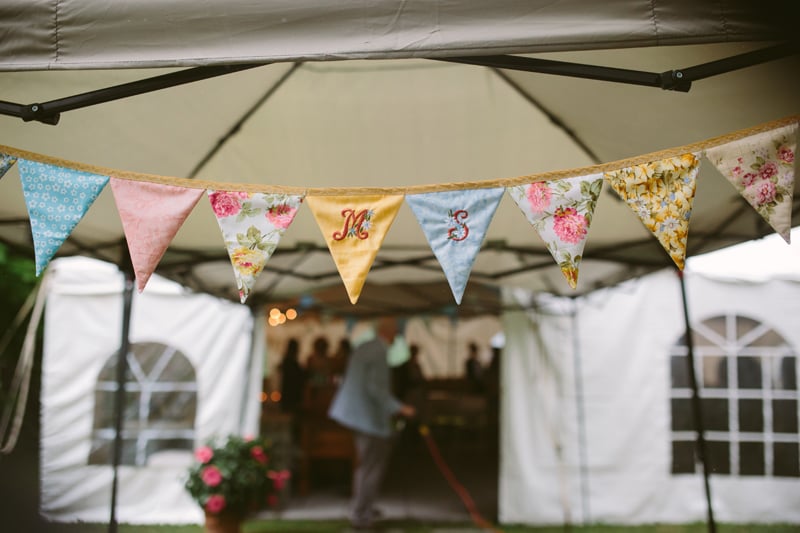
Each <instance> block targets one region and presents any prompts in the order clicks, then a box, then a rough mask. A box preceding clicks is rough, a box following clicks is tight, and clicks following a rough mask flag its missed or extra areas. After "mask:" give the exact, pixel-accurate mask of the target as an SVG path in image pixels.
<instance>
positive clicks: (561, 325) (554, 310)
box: [498, 271, 800, 524]
mask: <svg viewBox="0 0 800 533" xmlns="http://www.w3.org/2000/svg"><path fill="white" fill-rule="evenodd" d="M686 285H687V292H688V295H689V297H688V304H689V315H690V318H691V322H692V328H694V329H695V333H696V334H695V342H697V343H698V344H702V346H698V347H697V348H696V352H695V353H696V355H695V357H696V358H697V359H696V367H697V374H698V380H699V381H700V386H701V387H704V390H703V392H702V394H703V397H704V398H717V399H719V398H722V399H723V400H712V402H713V401H718V402H719V401H724V405H725V408H724V409H722V410H721V411H716V412H714V411H713V410H711V409H709V407H708V406H709V405H711V404H710V403H709V404H705V403H704V405H705V406H706V407H704V409H707V411H706V412H705V421H706V424H707V425H708V426H710V427H708V428H707V430H706V440H707V442H709V443H710V444H709V448H708V449H709V450H710V452H709V453H710V455H711V457H710V462H711V465H712V469H711V475H710V485H711V494H712V502H713V507H714V513H715V516H716V520H718V521H719V522H726V523H759V522H760V523H798V522H799V521H800V508H798V506H797V502H798V501H800V479H799V478H798V477H796V474H787V473H786V472H782V473H781V472H777V470H779V469H778V467H774V469H775V470H776V472H774V473H773V472H772V470H771V468H770V462H771V461H774V462H775V463H777V462H778V455H779V453H778V452H777V451H775V452H773V449H775V450H777V448H778V447H780V446H785V447H787V448H791V450H792V452H791V453H793V457H792V458H791V459H790V460H789V461H790V463H792V464H794V465H797V461H798V450H800V448H798V444H797V443H798V435H797V431H796V430H791V429H787V428H783V429H778V427H777V426H778V424H777V423H775V425H774V426H773V425H771V424H770V423H769V422H767V423H765V424H763V427H754V426H753V425H752V424H751V425H748V424H746V422H745V421H746V415H748V416H749V413H744V412H743V411H744V408H745V407H747V406H746V404H747V402H748V401H749V400H744V401H742V400H739V398H751V399H752V398H759V400H757V405H758V406H759V409H758V411H757V413H759V414H760V412H761V408H762V407H764V408H765V409H766V411H767V413H766V414H764V415H762V416H763V417H764V420H772V411H771V410H770V409H771V408H772V407H771V405H770V401H769V400H765V401H763V402H762V401H761V400H760V398H761V397H764V398H778V397H780V398H788V399H787V400H780V401H786V402H787V403H789V404H791V405H793V410H792V411H791V413H792V415H794V416H796V413H797V397H798V395H797V388H796V383H797V381H796V380H797V366H796V360H797V355H798V347H800V329H798V328H797V327H796V326H797V316H798V313H800V306H799V305H798V302H800V284H798V283H797V282H795V281H785V280H778V279H772V280H768V281H763V282H746V281H737V282H731V281H726V280H720V279H714V278H712V277H708V276H703V275H699V274H693V273H690V274H687V275H686ZM506 296H507V297H508V298H511V299H515V298H520V297H524V298H529V297H530V295H520V294H518V293H517V294H514V293H512V291H507V294H506ZM534 304H535V306H536V309H535V310H530V311H527V312H524V311H514V312H509V313H506V314H505V315H504V316H503V329H504V331H505V333H506V345H505V348H504V350H503V360H502V362H503V364H502V365H501V369H502V382H503V385H504V388H503V389H502V391H501V395H502V396H501V413H502V414H501V416H502V418H501V453H500V458H501V465H500V486H499V497H498V502H499V519H500V522H501V523H510V524H514V523H526V524H560V523H565V522H571V523H606V524H637V523H638V524H654V523H671V522H672V523H686V522H693V521H695V522H701V521H703V520H704V519H705V517H706V503H705V495H704V491H703V477H702V473H701V472H702V470H701V468H700V467H699V466H695V468H694V473H685V471H682V470H681V469H680V468H679V469H678V471H677V472H675V471H674V470H673V462H672V459H673V451H672V443H673V442H674V441H677V440H680V439H686V440H687V441H689V442H691V441H692V440H693V439H694V438H695V434H694V432H693V431H689V432H685V433H684V434H683V435H681V434H680V432H679V431H678V430H679V429H681V428H680V427H676V426H680V422H677V423H676V420H680V419H681V415H680V413H676V412H674V411H673V409H674V408H675V407H674V406H675V403H676V402H675V400H674V399H675V398H680V397H682V398H687V397H688V394H687V393H686V391H685V390H684V391H683V392H678V390H679V389H678V387H681V386H685V385H681V384H680V382H681V378H680V375H676V374H674V373H673V372H675V370H676V369H678V370H680V369H684V372H685V364H686V363H685V357H682V358H680V359H679V360H678V362H677V364H676V361H675V360H674V359H675V357H673V356H674V355H676V354H680V353H682V352H681V351H676V350H675V346H676V345H682V344H683V337H684V335H685V324H684V319H683V316H682V305H683V302H682V300H681V289H680V284H679V281H678V279H677V276H675V275H674V273H672V272H669V271H662V272H657V273H654V274H651V275H648V276H644V277H642V278H640V279H636V280H630V281H628V282H626V283H624V284H621V285H620V286H618V287H613V288H606V289H603V290H600V291H596V292H595V293H593V294H590V295H588V296H586V297H581V298H577V299H574V300H568V299H565V298H559V297H549V298H544V297H539V298H536V299H535V301H534ZM720 317H724V320H725V321H724V322H722V323H723V324H725V325H726V327H727V331H726V330H725V329H724V328H722V330H721V331H720V330H719V329H718V330H716V331H717V332H718V333H719V335H718V336H715V335H713V334H711V333H709V330H710V329H711V328H710V327H708V326H706V327H705V329H699V328H698V326H699V325H701V324H702V323H703V322H704V321H707V320H709V319H717V323H718V324H719V323H720ZM734 317H744V318H734ZM735 320H739V321H740V322H741V323H740V324H739V326H738V327H739V329H738V330H737V326H736V322H735ZM748 321H750V322H751V323H752V324H757V325H758V327H755V326H752V325H748V324H747V322H748ZM759 328H762V329H759ZM767 331H769V333H767ZM756 332H757V333H756ZM759 335H760V336H759ZM709 339H715V340H716V339H721V340H717V342H719V344H718V345H716V346H717V348H716V349H717V351H714V348H712V347H711V346H710V345H711V344H712V343H711V342H710V341H709ZM683 353H684V354H685V350H684V352H683ZM716 354H722V356H723V358H725V359H726V360H727V361H728V362H731V363H730V364H728V368H731V367H735V366H736V364H732V362H734V361H736V359H737V357H739V358H741V357H742V356H743V355H744V356H745V357H746V356H748V355H749V356H751V357H753V359H754V360H755V361H757V363H756V366H757V368H756V372H754V373H752V374H750V375H749V376H748V378H746V379H741V377H740V378H739V379H740V380H741V381H739V382H738V383H739V385H738V386H737V380H736V379H733V380H731V379H728V380H727V381H726V384H725V385H723V386H722V387H723V388H719V387H720V385H719V384H715V383H714V380H713V376H714V375H715V374H713V373H712V371H716V370H717V368H718V367H716V366H715V363H717V362H718V359H715V356H716ZM782 358H786V360H789V361H790V362H791V365H789V366H788V368H789V369H790V371H789V372H790V373H789V374H787V375H786V377H788V382H789V383H792V384H793V385H788V386H781V385H779V383H780V381H779V379H780V372H779V371H777V370H775V369H779V368H780V367H779V365H778V363H779V362H780V361H781V359H782ZM739 364H740V365H741V363H739ZM720 368H722V367H720ZM741 368H744V367H741ZM709 375H710V376H711V377H709ZM740 376H741V374H740ZM761 376H764V379H763V385H762V387H763V390H762V389H761V387H755V388H750V389H748V390H743V389H744V388H746V387H748V386H749V385H744V386H743V385H741V383H742V382H746V381H747V379H750V380H752V379H753V378H754V377H755V378H756V379H760V377H761ZM737 389H738V390H737ZM756 389H759V390H756ZM680 394H683V396H680ZM748 394H749V396H748ZM679 401H680V400H679ZM684 401H686V400H684ZM706 401H707V400H706ZM773 405H774V404H773ZM792 415H790V416H792ZM739 416H741V418H738V417H739ZM774 416H775V420H777V417H778V415H777V411H776V414H775V415H774ZM720 420H722V423H721V422H720ZM740 420H741V421H743V422H740ZM794 427H795V428H796V427H797V422H796V421H795V422H794ZM773 428H774V430H773ZM753 442H755V443H756V445H755V446H762V448H761V450H762V451H761V453H760V454H759V452H758V451H755V452H754V451H753V449H752V448H747V446H753V444H751V443H753ZM742 443H744V444H742ZM759 443H766V444H759ZM774 443H782V444H774ZM773 447H774V448H773ZM728 449H729V450H730V452H728ZM740 461H741V465H740V464H739V462H740ZM747 461H755V462H759V461H761V464H762V465H766V466H762V468H763V471H762V472H760V473H755V472H753V471H749V472H748V471H746V469H745V467H744V465H745V464H746V462H747ZM790 469H791V468H790ZM790 469H789V470H790ZM794 469H795V472H796V466H794Z"/></svg>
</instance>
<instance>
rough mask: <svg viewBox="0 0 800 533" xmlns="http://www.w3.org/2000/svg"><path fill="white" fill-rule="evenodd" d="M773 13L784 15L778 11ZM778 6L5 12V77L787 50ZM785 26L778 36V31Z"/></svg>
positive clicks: (49, 3) (287, 4)
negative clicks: (724, 46) (653, 50)
mask: <svg viewBox="0 0 800 533" xmlns="http://www.w3.org/2000/svg"><path fill="white" fill-rule="evenodd" d="M769 4H776V5H775V6H772V9H770V5H769ZM780 6H781V2H766V3H761V4H759V6H758V8H759V9H758V11H756V15H755V16H754V13H753V9H752V6H749V5H747V3H746V2H741V1H731V0H728V1H725V2H713V3H712V2H695V1H692V0H658V1H651V0H614V1H604V2H596V1H594V0H561V1H559V2H552V1H549V0H535V1H530V0H495V1H493V2H482V3H475V2H463V1H462V2H450V1H440V0H437V1H428V0H412V1H408V0H403V1H398V0H378V1H372V2H366V3H365V2H357V1H352V0H348V1H341V2H330V1H323V0H312V1H304V2H295V1H292V0H280V1H270V2H251V1H248V0H226V1H224V2H214V1H206V2H202V3H199V4H198V3H197V2H187V1H186V0H168V1H157V2H126V1H123V0H91V1H85V0H84V1H82V0H67V1H64V0H38V1H33V2H32V1H27V0H3V2H0V35H3V38H2V39H0V58H2V59H0V70H45V69H46V70H52V69H90V68H131V67H136V68H140V67H161V66H176V65H183V66H185V65H211V64H235V63H243V62H250V63H264V62H273V61H300V60H314V61H320V60H325V61H327V60H331V59H365V58H370V59H382V58H411V57H437V56H457V55H473V54H478V55H486V54H505V53H531V52H549V51H558V50H586V49H599V48H620V47H631V46H655V45H664V44H673V45H674V44H696V43H706V42H724V41H748V40H771V39H781V38H782V37H783V36H784V35H788V33H786V34H784V33H783V32H784V31H786V30H788V28H784V25H783V24H780V22H781V21H785V23H784V24H785V25H786V26H788V21H786V19H785V18H782V16H781V14H780V13H779V12H778V11H779V10H778V9H776V8H779V7H780ZM775 22H778V23H779V24H777V25H776V24H775Z"/></svg>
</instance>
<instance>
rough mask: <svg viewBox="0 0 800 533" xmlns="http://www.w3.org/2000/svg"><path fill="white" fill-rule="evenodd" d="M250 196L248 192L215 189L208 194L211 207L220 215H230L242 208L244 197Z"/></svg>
mask: <svg viewBox="0 0 800 533" xmlns="http://www.w3.org/2000/svg"><path fill="white" fill-rule="evenodd" d="M246 198H248V195H247V193H246V192H236V191H234V192H225V191H214V192H212V193H210V194H209V195H208V199H209V200H210V201H211V208H212V209H213V210H214V214H215V215H217V216H218V217H229V216H233V215H236V214H238V213H239V211H241V210H242V203H241V200H242V199H246Z"/></svg>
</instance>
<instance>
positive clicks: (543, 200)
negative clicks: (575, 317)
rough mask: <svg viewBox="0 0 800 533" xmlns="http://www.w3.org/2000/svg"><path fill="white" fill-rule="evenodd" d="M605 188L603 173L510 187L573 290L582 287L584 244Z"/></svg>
mask: <svg viewBox="0 0 800 533" xmlns="http://www.w3.org/2000/svg"><path fill="white" fill-rule="evenodd" d="M602 188H603V175H602V174H592V175H589V176H578V177H575V178H567V179H563V180H557V181H544V182H536V183H531V184H528V185H519V186H516V187H509V188H508V193H509V195H510V196H511V198H513V199H514V201H515V202H516V203H517V205H518V206H519V208H520V209H521V210H522V212H523V213H524V214H525V217H526V218H527V219H528V222H530V223H531V224H532V225H533V228H534V229H535V230H536V232H537V233H538V234H539V236H540V237H541V238H542V240H543V241H544V242H545V244H546V245H547V249H548V250H549V251H550V254H551V255H552V256H553V259H555V260H556V263H558V266H559V267H560V268H561V273H562V274H564V277H565V278H566V279H567V282H568V283H569V285H570V287H572V288H573V289H574V288H576V287H577V286H578V268H579V265H580V262H581V257H582V255H583V247H584V245H585V244H586V235H587V233H588V232H589V226H590V225H591V223H592V216H593V214H594V208H595V206H596V205H597V198H598V197H599V196H600V191H601V190H602Z"/></svg>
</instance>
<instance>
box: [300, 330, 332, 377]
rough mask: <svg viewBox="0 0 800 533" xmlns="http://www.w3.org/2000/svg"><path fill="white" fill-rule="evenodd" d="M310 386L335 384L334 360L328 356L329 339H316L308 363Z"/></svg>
mask: <svg viewBox="0 0 800 533" xmlns="http://www.w3.org/2000/svg"><path fill="white" fill-rule="evenodd" d="M306 369H307V370H308V384H309V385H311V386H312V387H320V386H323V385H330V384H331V383H332V382H333V379H332V377H333V359H332V358H331V357H330V356H329V355H328V339H326V338H325V337H317V338H316V339H314V344H313V348H312V352H311V355H310V356H309V357H308V360H307V361H306Z"/></svg>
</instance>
